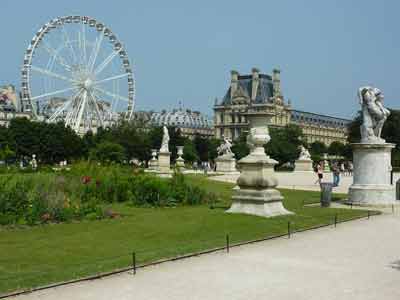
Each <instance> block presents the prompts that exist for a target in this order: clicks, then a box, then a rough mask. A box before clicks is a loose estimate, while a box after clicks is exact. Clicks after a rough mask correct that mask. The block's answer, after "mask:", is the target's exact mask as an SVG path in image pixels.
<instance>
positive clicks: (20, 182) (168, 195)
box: [0, 163, 208, 225]
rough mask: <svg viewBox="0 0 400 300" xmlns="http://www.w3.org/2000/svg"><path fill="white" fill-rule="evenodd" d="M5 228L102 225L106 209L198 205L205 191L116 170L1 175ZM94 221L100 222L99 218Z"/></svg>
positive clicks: (0, 217) (0, 211)
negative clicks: (109, 206) (80, 222)
mask: <svg viewBox="0 0 400 300" xmlns="http://www.w3.org/2000/svg"><path fill="white" fill-rule="evenodd" d="M0 190H1V191H2V193H0V224H2V225H5V224H28V225H34V224H38V223H47V222H65V221H70V220H73V219H93V218H95V219H100V218H103V217H104V212H103V210H102V206H103V205H104V204H107V203H116V202H127V201H129V202H130V203H132V204H134V205H136V206H177V205H197V204H201V203H203V202H204V201H205V200H206V198H207V195H208V194H207V193H206V191H205V190H204V189H202V188H200V187H197V186H193V185H192V184H190V183H188V182H186V180H185V178H184V176H183V175H182V174H181V173H175V174H174V176H173V177H172V178H171V179H163V178H159V177H156V176H154V175H151V174H145V173H143V172H136V173H132V169H130V168H126V167H121V166H117V165H111V166H107V167H104V166H98V165H96V164H88V163H81V164H77V165H76V166H73V167H72V169H71V171H70V172H64V173H61V174H60V173H58V174H56V173H28V174H21V173H12V174H7V175H0ZM94 216H95V217H94Z"/></svg>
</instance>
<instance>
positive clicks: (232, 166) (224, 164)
mask: <svg viewBox="0 0 400 300" xmlns="http://www.w3.org/2000/svg"><path fill="white" fill-rule="evenodd" d="M215 164H216V172H217V173H232V172H237V169H236V159H235V158H234V157H233V155H221V156H218V157H217V158H216V159H215Z"/></svg>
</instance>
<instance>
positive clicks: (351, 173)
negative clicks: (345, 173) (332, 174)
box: [349, 161, 353, 176]
mask: <svg viewBox="0 0 400 300" xmlns="http://www.w3.org/2000/svg"><path fill="white" fill-rule="evenodd" d="M349 176H353V163H352V162H351V161H349Z"/></svg>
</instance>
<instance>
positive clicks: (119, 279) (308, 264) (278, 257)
mask: <svg viewBox="0 0 400 300" xmlns="http://www.w3.org/2000/svg"><path fill="white" fill-rule="evenodd" d="M399 237H400V215H398V214H397V215H391V214H385V215H382V216H374V217H371V219H370V220H367V219H362V220H357V221H353V222H348V223H343V224H339V225H338V227H337V228H333V227H330V228H321V229H318V230H313V231H307V232H303V233H297V234H295V235H293V236H292V238H291V239H287V238H279V239H275V240H270V241H265V242H260V243H256V244H252V245H246V246H241V247H236V248H233V249H231V251H230V253H229V254H228V253H225V252H218V253H213V254H208V255H202V256H199V257H194V258H189V259H185V260H180V261H175V262H170V263H164V264H161V265H157V266H154V267H148V268H145V269H139V270H138V273H137V274H136V275H135V276H133V275H131V274H128V273H123V274H120V275H115V276H110V277H106V278H103V279H98V280H93V281H90V282H83V283H79V284H72V285H68V286H63V287H58V288H52V289H48V290H43V291H39V292H36V293H32V294H27V295H24V296H20V297H17V298H14V299H20V300H23V299H43V300H44V299H46V300H47V299H48V300H50V299H51V300H54V299H56V300H64V299H65V300H70V299H74V300H75V299H96V300H99V299H107V300H109V299H119V300H122V299H140V300H141V299H146V300H147V299H152V300H157V299H168V300H174V299H182V300H191V299H201V300H204V299H212V300H218V299H230V300H235V299H246V300H248V299H268V300H271V299H279V300H284V299H288V300H289V299H290V300H293V299H295V300H302V299H304V300H313V299H316V300H329V299H335V300H337V299H340V300H346V299H351V300H357V299H360V300H361V299H362V300H368V299H371V300H377V299H385V300H392V299H393V300H398V299H400V239H399Z"/></svg>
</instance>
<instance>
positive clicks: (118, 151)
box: [90, 141, 126, 163]
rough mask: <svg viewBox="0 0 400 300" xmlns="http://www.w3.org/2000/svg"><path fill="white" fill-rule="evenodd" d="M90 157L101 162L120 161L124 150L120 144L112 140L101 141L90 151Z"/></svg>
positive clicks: (123, 157)
mask: <svg viewBox="0 0 400 300" xmlns="http://www.w3.org/2000/svg"><path fill="white" fill-rule="evenodd" d="M90 158H91V159H94V160H98V161H100V162H103V163H110V162H117V163H121V162H122V161H123V160H124V159H125V158H126V156H125V150H124V147H122V146H121V145H120V144H117V143H113V142H108V141H105V142H101V143H99V144H97V146H96V148H94V149H92V150H91V152H90Z"/></svg>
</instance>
